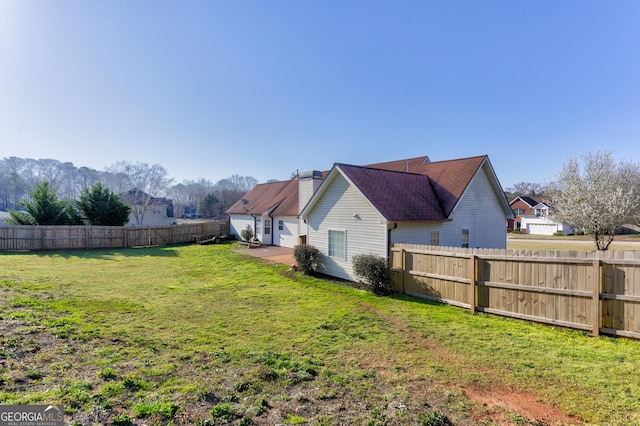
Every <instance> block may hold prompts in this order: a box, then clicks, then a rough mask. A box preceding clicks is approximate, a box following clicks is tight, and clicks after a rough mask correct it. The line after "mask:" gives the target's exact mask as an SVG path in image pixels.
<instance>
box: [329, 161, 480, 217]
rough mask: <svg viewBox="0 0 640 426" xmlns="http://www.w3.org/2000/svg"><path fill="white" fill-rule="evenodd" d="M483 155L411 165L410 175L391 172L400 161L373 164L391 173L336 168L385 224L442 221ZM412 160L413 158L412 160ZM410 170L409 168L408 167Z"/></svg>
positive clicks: (347, 166)
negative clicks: (372, 207) (371, 205)
mask: <svg viewBox="0 0 640 426" xmlns="http://www.w3.org/2000/svg"><path fill="white" fill-rule="evenodd" d="M486 158H487V157H486V156H478V157H470V158H462V159H458V160H447V161H438V162H433V163H427V162H422V163H417V162H415V161H414V162H413V163H412V164H410V166H413V170H414V172H411V173H407V172H402V171H394V169H397V167H399V166H401V164H402V163H404V164H405V169H406V164H407V161H411V160H401V161H397V162H391V163H380V164H378V165H374V166H377V167H385V166H389V165H392V166H391V167H390V168H391V169H392V170H383V169H379V168H373V166H368V167H360V166H351V165H345V164H337V165H336V166H337V167H338V168H339V169H340V170H342V171H343V172H344V174H345V175H346V176H347V177H348V178H349V180H351V181H352V182H353V184H354V185H356V187H357V188H358V189H359V190H360V191H361V192H362V194H363V195H364V196H365V197H367V199H368V200H369V201H370V202H371V203H372V204H373V205H374V207H375V208H376V209H377V210H378V211H379V212H380V213H381V214H382V215H383V216H384V217H385V218H386V219H387V220H389V221H392V222H402V221H419V220H423V221H428V220H445V219H447V218H448V217H449V215H450V214H451V212H452V211H453V209H454V207H455V206H456V204H457V203H458V200H459V199H460V197H461V196H462V194H463V193H464V191H465V189H466V188H467V187H468V185H469V183H470V182H471V179H472V178H473V176H474V175H475V174H476V172H477V171H478V169H479V168H480V166H481V165H482V164H483V162H484V161H485V160H486ZM414 160H415V159H414ZM410 170H411V167H410Z"/></svg>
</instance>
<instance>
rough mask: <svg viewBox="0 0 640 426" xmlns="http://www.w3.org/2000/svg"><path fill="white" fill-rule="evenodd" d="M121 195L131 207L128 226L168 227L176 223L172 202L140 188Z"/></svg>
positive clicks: (124, 201) (123, 200)
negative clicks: (153, 195)
mask: <svg viewBox="0 0 640 426" xmlns="http://www.w3.org/2000/svg"><path fill="white" fill-rule="evenodd" d="M119 195H120V199H121V200H122V202H123V203H125V204H127V205H129V206H130V207H131V213H130V214H129V222H128V223H127V224H126V226H168V225H171V224H172V223H173V222H174V219H175V218H174V215H173V201H172V200H169V199H166V198H156V197H152V196H151V195H149V194H147V193H146V192H144V191H142V190H140V189H138V188H133V189H130V190H129V191H127V192H123V193H122V194H119Z"/></svg>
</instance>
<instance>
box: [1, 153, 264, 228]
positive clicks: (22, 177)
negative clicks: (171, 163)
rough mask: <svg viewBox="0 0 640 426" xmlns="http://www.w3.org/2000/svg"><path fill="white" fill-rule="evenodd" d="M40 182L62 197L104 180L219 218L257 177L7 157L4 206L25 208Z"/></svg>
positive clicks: (182, 210)
mask: <svg viewBox="0 0 640 426" xmlns="http://www.w3.org/2000/svg"><path fill="white" fill-rule="evenodd" d="M38 182H47V183H48V186H49V190H50V191H52V192H53V193H54V194H56V196H57V197H58V198H59V199H60V200H61V201H65V200H66V201H74V200H77V199H78V198H79V197H80V195H81V194H82V192H83V191H84V190H86V189H89V188H92V187H93V185H94V184H96V183H100V184H101V185H102V186H103V187H104V188H107V189H109V190H110V191H112V192H113V193H115V194H121V193H124V192H126V191H128V190H130V189H133V188H137V189H139V190H141V191H144V192H145V193H147V194H148V195H149V196H150V197H156V198H162V197H164V198H168V199H171V200H172V201H173V206H174V215H175V216H176V217H178V218H179V217H182V216H185V215H186V216H193V215H199V216H205V217H219V216H223V215H224V212H225V211H226V210H227V209H228V208H229V207H231V205H233V204H234V203H235V202H236V201H238V200H239V199H240V198H241V197H242V196H243V195H244V194H245V193H246V192H247V191H249V190H250V189H251V188H253V187H254V186H255V185H256V184H257V183H258V181H257V180H256V179H254V178H253V177H250V176H238V175H233V176H230V177H228V178H225V179H221V180H219V181H217V182H215V183H213V182H211V181H209V180H207V179H198V180H183V181H182V182H180V183H176V182H175V180H174V179H172V178H170V177H169V173H168V171H167V169H166V168H164V167H163V166H161V165H159V164H153V165H149V164H147V163H143V162H128V161H119V162H116V163H114V164H112V165H109V166H107V167H105V169H104V170H102V171H98V170H95V169H92V168H89V167H76V166H74V164H73V163H70V162H62V161H59V160H54V159H31V158H20V157H8V158H3V159H2V160H0V210H5V211H8V210H25V203H29V202H32V201H33V200H32V191H33V190H34V189H35V188H36V185H37V184H38Z"/></svg>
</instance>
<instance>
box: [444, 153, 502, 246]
mask: <svg viewBox="0 0 640 426" xmlns="http://www.w3.org/2000/svg"><path fill="white" fill-rule="evenodd" d="M485 167H488V166H486V165H485ZM450 219H452V220H451V222H447V223H446V224H444V226H443V229H442V230H441V232H440V245H441V246H451V247H461V246H462V229H468V230H469V248H477V247H482V248H501V249H504V248H507V217H506V212H505V211H504V210H503V209H502V206H501V203H500V200H499V198H498V195H497V194H496V192H495V191H494V188H493V187H492V186H491V183H490V181H489V178H488V176H487V172H486V171H485V169H484V168H482V169H480V170H478V173H476V175H475V176H474V178H473V179H472V181H471V183H470V184H469V186H468V187H467V190H466V191H465V193H464V194H463V196H462V198H461V200H460V202H459V203H458V205H457V206H456V208H455V209H454V211H453V213H452V214H451V216H450Z"/></svg>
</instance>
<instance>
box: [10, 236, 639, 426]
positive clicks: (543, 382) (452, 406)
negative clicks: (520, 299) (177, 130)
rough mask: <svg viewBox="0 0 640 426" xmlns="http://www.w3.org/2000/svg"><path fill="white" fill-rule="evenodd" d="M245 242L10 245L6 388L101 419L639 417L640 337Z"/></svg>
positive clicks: (17, 400) (80, 420) (613, 420)
mask: <svg viewBox="0 0 640 426" xmlns="http://www.w3.org/2000/svg"><path fill="white" fill-rule="evenodd" d="M231 247H233V246H231V245H208V246H199V245H192V246H174V247H152V248H140V249H121V250H100V251H97V250H96V251H74V252H47V253H1V254H0V292H1V293H0V294H1V295H2V297H1V298H0V319H1V321H0V403H1V404H36V403H37V404H50V403H56V404H62V405H63V406H64V408H65V412H66V414H67V417H68V418H69V422H74V423H75V424H76V425H80V424H84V425H92V424H114V425H131V424H174V425H183V424H184V425H187V424H194V425H214V424H216V425H217V424H235V425H250V424H265V425H273V424H313V425H334V424H335V425H347V424H348V425H352V424H354V425H407V424H416V425H420V424H422V425H430V426H437V425H446V424H456V425H478V424H479V425H494V424H495V425H504V424H513V425H552V424H585V423H589V424H607V425H617V424H620V425H623V424H624V425H626V424H640V368H639V367H640V342H636V341H630V340H626V339H613V338H607V337H599V338H591V337H588V336H587V335H586V334H585V333H582V332H577V331H570V330H564V329H556V328H552V327H547V326H542V325H537V324H531V323H527V322H524V321H516V320H510V319H505V318H500V317H494V316H491V315H484V314H471V313H469V312H468V311H465V310H463V309H460V308H455V307H450V306H445V305H440V304H436V303H430V302H426V301H423V300H419V299H415V298H410V297H404V296H395V297H377V296H374V295H372V294H371V293H368V292H366V291H363V290H359V289H357V288H354V287H352V286H350V285H346V284H344V283H339V282H331V281H327V280H322V279H318V278H312V277H308V276H305V275H303V274H300V273H293V272H291V271H290V270H289V268H287V267H286V266H285V265H274V264H271V263H266V262H262V261H260V260H256V259H254V258H249V257H246V256H243V255H240V254H237V253H235V252H233V251H231Z"/></svg>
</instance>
